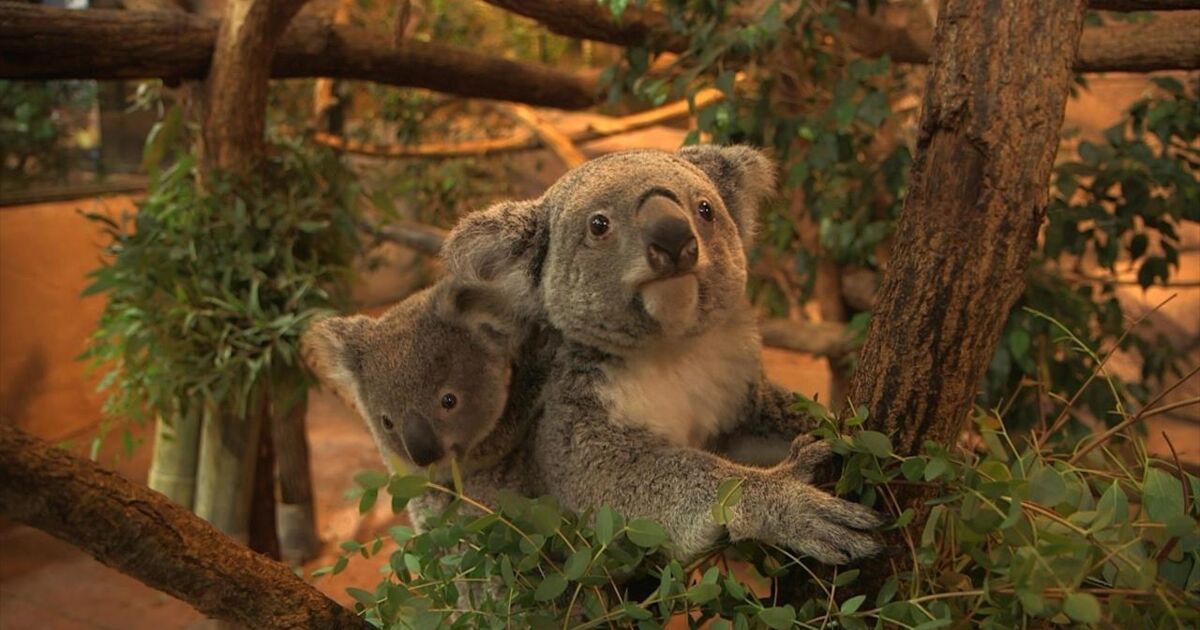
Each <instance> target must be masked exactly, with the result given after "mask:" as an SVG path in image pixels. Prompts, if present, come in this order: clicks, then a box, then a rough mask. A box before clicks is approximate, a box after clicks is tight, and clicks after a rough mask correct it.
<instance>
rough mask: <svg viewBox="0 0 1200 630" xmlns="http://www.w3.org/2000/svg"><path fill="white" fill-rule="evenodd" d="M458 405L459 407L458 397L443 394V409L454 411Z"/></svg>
mask: <svg viewBox="0 0 1200 630" xmlns="http://www.w3.org/2000/svg"><path fill="white" fill-rule="evenodd" d="M456 405H458V396H455V395H454V394H443V395H442V409H445V410H447V411H449V410H450V409H453V408H454V407H455V406H456Z"/></svg>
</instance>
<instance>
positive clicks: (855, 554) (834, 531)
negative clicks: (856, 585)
mask: <svg viewBox="0 0 1200 630" xmlns="http://www.w3.org/2000/svg"><path fill="white" fill-rule="evenodd" d="M801 497H802V502H803V504H804V514H803V515H801V516H800V518H798V519H796V521H795V525H794V526H793V527H792V529H791V534H792V536H791V537H790V538H791V541H790V544H789V545H788V546H790V547H793V548H795V549H796V550H798V551H802V552H804V553H806V554H808V555H810V556H812V557H813V558H816V559H817V560H819V561H821V562H823V563H825V564H844V563H846V562H850V561H853V560H857V559H859V558H866V557H869V556H873V555H875V554H877V553H879V550H880V549H881V548H882V546H881V544H880V542H879V541H878V540H877V539H876V538H875V537H873V536H872V535H871V534H870V533H869V530H872V529H875V528H876V527H879V526H880V525H882V524H883V517H882V516H880V515H879V514H878V513H877V512H875V511H874V510H872V509H870V508H868V507H866V506H863V505H859V504H857V503H852V502H850V501H846V500H844V499H839V498H837V497H835V496H833V495H830V494H826V493H824V492H822V491H820V490H818V489H816V488H813V487H811V486H810V487H807V488H805V491H804V492H803V493H802V494H801Z"/></svg>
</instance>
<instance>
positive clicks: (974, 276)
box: [788, 0, 1085, 594]
mask: <svg viewBox="0 0 1200 630" xmlns="http://www.w3.org/2000/svg"><path fill="white" fill-rule="evenodd" d="M1084 9H1085V4H1084V2H1082V0H1074V1H1071V2H1067V1H1063V2H1045V3H1040V2H1039V3H1034V2H1029V3H1020V4H1018V3H1007V2H991V1H989V0H947V2H946V4H945V6H944V7H943V9H942V12H941V14H940V17H939V19H938V24H937V30H936V33H935V35H934V57H933V65H932V67H931V71H930V76H929V81H928V84H927V85H926V88H925V101H924V105H923V112H922V118H921V127H920V135H919V138H918V143H917V151H916V157H915V159H914V162H913V166H912V172H911V175H910V178H909V182H910V183H909V192H908V196H907V198H906V199H905V201H904V210H903V212H902V213H901V215H900V220H899V224H898V226H897V233H896V239H895V245H894V249H893V253H892V257H891V259H890V261H889V264H888V266H887V269H886V271H885V272H884V277H883V280H882V285H881V287H880V290H879V295H878V300H877V303H876V308H875V311H874V313H873V315H872V318H871V326H870V328H869V330H868V332H867V338H866V342H865V343H864V345H863V347H862V349H861V351H860V353H859V360H858V370H857V371H856V372H855V374H854V377H853V379H852V380H851V383H850V392H849V399H850V400H851V401H852V402H853V403H854V404H855V405H865V406H866V407H867V409H868V411H869V418H868V420H867V423H866V427H865V428H869V429H872V430H876V431H881V432H883V433H886V434H889V435H890V436H891V438H892V444H893V447H894V449H895V451H896V453H898V454H899V455H904V456H907V455H914V454H917V453H918V452H919V451H920V449H921V447H922V445H923V444H924V442H925V441H926V440H932V441H934V442H938V443H940V444H952V443H953V442H954V440H955V438H956V436H957V435H958V433H959V431H960V430H961V428H962V425H963V421H964V420H965V419H966V418H967V415H968V413H969V412H970V410H971V406H972V403H973V402H974V400H975V396H976V393H977V392H978V390H979V383H980V380H981V379H982V377H983V374H984V371H985V369H986V368H987V365H988V363H989V361H990V360H991V358H992V354H993V352H994V350H995V348H996V343H997V341H998V339H999V336H1000V333H1001V331H1002V330H1003V327H1004V322H1005V320H1006V319H1007V317H1008V313H1009V309H1011V308H1012V305H1013V304H1014V303H1015V301H1016V299H1017V298H1018V297H1019V296H1020V294H1021V292H1022V290H1023V287H1024V273H1025V267H1026V263H1027V261H1028V259H1029V256H1030V253H1031V252H1032V251H1033V248H1034V245H1035V244H1036V241H1037V234H1038V229H1039V227H1040V225H1041V223H1042V219H1043V217H1044V215H1045V209H1046V203H1047V201H1046V200H1047V195H1048V185H1047V184H1048V182H1049V179H1050V173H1051V169H1052V167H1053V164H1054V153H1055V151H1056V150H1057V148H1058V144H1059V138H1058V132H1059V127H1060V126H1061V124H1062V118H1063V111H1064V108H1065V105H1066V100H1067V95H1068V91H1069V88H1070V83H1071V77H1072V70H1071V60H1072V59H1073V58H1074V57H1075V47H1076V44H1077V43H1078V41H1079V35H1080V31H1081V30H1082V27H1083V15H1084ZM896 495H897V501H898V502H899V507H900V509H905V508H913V509H914V510H915V511H916V512H917V514H916V518H915V519H914V520H913V522H912V524H911V525H909V529H910V531H917V532H919V531H920V528H921V527H922V524H923V523H924V520H925V516H926V513H927V508H926V507H925V505H924V503H925V500H926V499H927V498H929V495H928V494H927V490H926V489H923V488H919V487H914V486H903V487H900V488H897V489H896ZM890 542H891V543H893V544H892V545H891V546H890V547H889V548H890V549H893V550H895V553H896V555H893V556H892V557H891V558H889V559H885V561H886V560H890V561H891V563H892V566H893V567H894V568H895V569H896V570H897V571H903V570H904V568H903V567H904V565H905V564H906V563H907V562H909V561H910V560H909V557H910V556H909V555H908V549H907V547H906V546H905V545H904V544H903V541H902V539H901V538H900V537H899V536H898V535H897V536H895V537H894V538H893V539H892V540H891V541H890ZM872 562H873V563H880V560H879V559H876V560H873V561H872ZM892 573H893V572H892V571H876V572H872V573H871V575H870V576H867V577H868V579H866V580H860V582H861V583H860V584H858V585H857V586H856V588H857V589H861V590H862V592H868V593H869V592H872V591H874V590H877V589H878V587H879V586H881V585H882V583H883V581H884V580H886V579H887V578H888V577H889V576H890V575H891V574H892ZM796 588H800V589H801V592H803V585H802V584H801V585H798V584H791V585H789V586H788V590H789V591H792V592H793V594H794V593H795V592H796V591H795V589H796Z"/></svg>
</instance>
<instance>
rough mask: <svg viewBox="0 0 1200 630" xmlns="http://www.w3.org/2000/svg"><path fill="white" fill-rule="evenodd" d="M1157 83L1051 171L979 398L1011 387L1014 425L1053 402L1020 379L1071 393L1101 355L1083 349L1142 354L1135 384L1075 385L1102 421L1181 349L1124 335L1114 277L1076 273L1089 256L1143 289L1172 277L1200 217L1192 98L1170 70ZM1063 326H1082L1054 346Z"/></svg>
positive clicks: (1199, 128) (1053, 408)
mask: <svg viewBox="0 0 1200 630" xmlns="http://www.w3.org/2000/svg"><path fill="white" fill-rule="evenodd" d="M1154 82H1155V84H1156V86H1157V87H1158V89H1159V90H1160V92H1161V97H1156V98H1144V99H1141V100H1139V101H1138V102H1136V103H1135V104H1134V105H1133V106H1132V107H1131V108H1130V109H1129V112H1128V113H1127V115H1126V116H1125V117H1124V119H1122V120H1121V122H1120V123H1118V124H1116V125H1114V126H1113V127H1111V128H1109V129H1108V130H1106V131H1105V132H1104V140H1103V142H1101V143H1099V144H1096V143H1091V142H1086V141H1085V142H1081V143H1080V144H1079V147H1078V151H1077V154H1076V155H1075V156H1074V159H1069V160H1063V161H1062V162H1060V163H1059V165H1058V166H1057V167H1056V169H1055V176H1054V182H1053V185H1052V187H1051V193H1052V196H1051V199H1050V205H1049V207H1048V209H1047V219H1048V221H1047V225H1046V229H1045V239H1044V245H1043V247H1042V249H1041V250H1040V251H1038V252H1037V253H1036V254H1035V256H1034V258H1033V260H1032V261H1031V262H1030V271H1029V274H1028V285H1027V288H1026V290H1025V294H1024V295H1023V296H1022V298H1021V300H1020V301H1019V302H1018V308H1016V309H1014V310H1013V312H1012V314H1011V315H1010V317H1009V321H1008V323H1007V325H1006V328H1005V332H1004V337H1003V340H1002V343H1001V344H1000V347H999V348H998V349H997V351H996V356H995V358H994V359H993V360H992V364H991V367H990V369H989V370H988V375H987V378H986V381H985V387H986V389H985V392H986V393H985V396H984V401H985V403H986V404H989V405H998V404H1001V402H1002V401H1003V400H1004V398H1003V397H1002V394H1003V393H1005V392H1016V393H1015V395H1014V397H1012V399H1011V400H1010V401H1008V402H1007V404H1009V405H1011V406H1012V407H1013V409H1012V411H1011V412H1010V413H1008V414H1006V421H1009V422H1010V426H1015V427H1029V426H1033V425H1035V424H1037V423H1038V422H1039V421H1040V418H1041V417H1042V416H1044V415H1046V414H1050V415H1055V414H1057V413H1058V412H1059V410H1060V409H1061V408H1062V404H1061V403H1050V402H1048V403H1043V406H1042V407H1040V408H1039V405H1038V402H1037V400H1038V398H1039V392H1038V391H1037V390H1036V389H1033V388H1025V389H1020V383H1022V382H1042V383H1044V384H1045V385H1048V386H1049V387H1051V388H1056V389H1061V390H1065V391H1075V390H1076V389H1078V388H1079V387H1081V386H1082V385H1083V383H1084V382H1085V381H1086V380H1087V379H1088V377H1089V376H1090V375H1091V373H1092V371H1093V370H1094V369H1095V367H1096V364H1097V360H1096V358H1095V357H1094V356H1089V354H1088V353H1087V352H1082V351H1080V348H1081V347H1082V348H1086V347H1104V348H1106V349H1107V348H1112V347H1120V348H1121V349H1123V350H1134V351H1136V352H1137V353H1138V355H1139V356H1141V357H1142V359H1143V363H1142V373H1141V379H1140V382H1135V383H1121V382H1116V384H1115V387H1111V388H1109V387H1104V386H1103V385H1102V383H1099V382H1097V383H1095V384H1094V385H1092V386H1091V387H1089V388H1088V389H1086V390H1085V391H1084V392H1083V397H1082V398H1081V403H1082V404H1081V405H1080V406H1081V407H1082V408H1084V409H1086V410H1088V411H1089V412H1090V413H1091V414H1092V415H1093V416H1094V417H1096V418H1099V419H1101V420H1102V421H1105V422H1108V423H1109V424H1112V423H1115V422H1117V421H1119V420H1120V416H1118V415H1114V414H1111V413H1108V411H1109V410H1111V409H1113V408H1114V407H1115V406H1116V405H1118V404H1126V405H1128V404H1129V403H1130V402H1131V401H1140V400H1145V394H1146V391H1145V388H1144V386H1143V385H1142V384H1141V383H1142V382H1147V381H1153V380H1156V379H1161V378H1163V377H1164V376H1166V375H1168V374H1169V373H1171V372H1177V369H1176V368H1177V360H1178V359H1179V358H1181V357H1179V356H1178V354H1177V353H1176V351H1175V348H1173V347H1172V346H1171V344H1170V343H1169V342H1168V341H1167V340H1166V339H1165V338H1163V337H1161V336H1158V337H1147V336H1145V335H1142V334H1130V335H1124V332H1125V330H1126V329H1127V328H1129V326H1130V322H1129V321H1128V320H1127V316H1126V314H1125V313H1124V312H1123V310H1122V308H1121V305H1120V303H1119V302H1118V300H1117V294H1116V291H1117V288H1118V285H1117V284H1116V283H1115V282H1113V281H1111V280H1109V279H1104V278H1101V279H1100V280H1099V281H1098V282H1096V281H1090V280H1089V279H1087V278H1084V279H1083V281H1080V280H1081V278H1080V277H1081V276H1082V275H1083V274H1084V273H1085V272H1083V271H1082V269H1083V267H1084V263H1090V264H1093V265H1095V266H1097V267H1100V268H1102V269H1107V270H1108V271H1110V272H1113V273H1116V272H1117V271H1119V269H1118V267H1124V268H1125V269H1134V268H1136V269H1137V283H1138V284H1139V285H1140V286H1142V287H1143V288H1145V287H1150V286H1154V285H1161V284H1165V283H1168V282H1169V281H1170V280H1171V277H1172V272H1173V270H1176V269H1178V267H1179V251H1178V249H1177V246H1178V243H1179V229H1180V227H1181V226H1182V225H1183V224H1184V223H1188V222H1191V223H1195V222H1197V221H1200V179H1198V178H1197V169H1200V144H1197V140H1198V139H1200V106H1198V105H1197V101H1196V97H1195V94H1194V93H1191V94H1189V92H1188V91H1187V90H1186V89H1185V88H1184V86H1183V85H1181V84H1180V83H1179V82H1177V81H1175V80H1174V79H1170V78H1157V79H1154ZM1021 307H1025V308H1024V309H1023V308H1021ZM1028 309H1036V310H1037V311H1038V312H1041V313H1044V314H1045V315H1047V316H1049V317H1039V316H1035V315H1034V314H1033V313H1032V312H1030V311H1029V310H1028ZM1064 330H1070V331H1074V333H1075V334H1076V335H1079V337H1080V339H1079V340H1080V341H1081V342H1082V344H1083V346H1078V345H1077V346H1076V347H1075V349H1074V350H1069V351H1067V352H1063V351H1061V350H1060V351H1057V352H1056V351H1054V350H1053V348H1054V339H1055V338H1057V337H1059V336H1060V335H1062V333H1063V331H1064ZM1118 340H1119V341H1120V343H1119V344H1118ZM1114 396H1117V397H1120V398H1121V400H1120V401H1117V400H1114ZM1077 429H1080V430H1082V427H1077Z"/></svg>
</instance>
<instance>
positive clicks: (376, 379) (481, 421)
mask: <svg viewBox="0 0 1200 630" xmlns="http://www.w3.org/2000/svg"><path fill="white" fill-rule="evenodd" d="M517 337H518V333H517V330H516V328H515V326H514V324H513V318H512V316H511V312H510V310H509V308H508V306H507V301H506V300H505V299H504V297H503V296H502V295H501V294H500V293H498V292H496V291H494V290H492V289H491V288H490V287H487V286H484V285H479V284H470V283H459V282H455V281H451V280H446V281H442V282H440V283H438V284H437V285H434V286H433V287H432V288H430V289H426V290H425V291H422V292H421V293H418V294H416V295H413V296H412V297H410V298H408V299H407V300H405V301H403V302H401V303H400V304H398V305H396V306H394V307H393V308H392V309H391V310H389V311H388V312H387V313H385V314H384V315H383V316H382V317H380V318H379V319H373V318H370V317H366V316H362V315H356V316H350V317H330V318H327V319H323V320H320V321H318V322H317V323H315V324H314V325H313V326H312V327H311V328H310V329H309V330H308V331H307V332H306V333H305V335H304V338H303V339H302V342H301V344H302V348H303V351H304V354H305V359H306V361H307V362H308V363H309V365H310V366H311V367H313V369H314V370H315V371H316V372H317V373H318V374H319V375H320V376H321V378H322V380H324V381H325V382H327V383H328V384H330V385H332V386H333V387H334V388H335V389H336V390H337V392H338V394H339V395H340V396H341V397H342V399H343V400H346V401H347V402H348V403H349V404H351V405H352V406H353V407H354V408H355V410H356V411H357V412H358V413H359V415H360V416H361V417H362V418H363V420H364V421H365V422H366V423H367V426H368V428H369V429H370V430H371V434H372V435H373V436H374V438H375V442H376V444H377V445H378V446H379V449H380V451H381V454H382V455H383V456H384V460H385V461H387V462H388V464H389V466H390V465H391V460H390V457H391V456H394V457H399V458H400V459H401V460H402V461H407V462H409V463H410V464H414V465H416V466H428V465H431V464H436V463H439V462H441V461H443V460H444V459H446V458H447V457H448V456H450V455H455V456H462V455H464V454H466V453H467V452H468V451H470V450H471V448H473V447H474V446H476V445H477V444H478V443H479V442H480V440H482V439H483V438H485V437H486V436H487V435H488V434H489V433H491V432H492V430H493V429H494V428H495V427H496V424H497V422H498V420H499V419H500V416H501V415H502V414H503V413H504V408H505V405H506V403H507V401H508V386H509V378H510V376H511V368H512V363H513V360H514V359H515V357H516V353H517V348H518V345H519V342H520V339H518V338H517Z"/></svg>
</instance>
